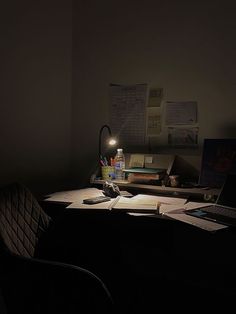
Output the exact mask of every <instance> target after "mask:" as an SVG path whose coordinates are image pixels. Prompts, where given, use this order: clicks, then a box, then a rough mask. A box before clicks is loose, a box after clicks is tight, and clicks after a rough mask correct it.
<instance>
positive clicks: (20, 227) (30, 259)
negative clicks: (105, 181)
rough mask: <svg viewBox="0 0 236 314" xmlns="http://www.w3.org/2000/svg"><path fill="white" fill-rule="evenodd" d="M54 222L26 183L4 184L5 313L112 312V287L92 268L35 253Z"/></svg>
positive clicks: (0, 250)
mask: <svg viewBox="0 0 236 314" xmlns="http://www.w3.org/2000/svg"><path fill="white" fill-rule="evenodd" d="M51 223H52V219H51V217H49V216H48V215H47V214H46V213H45V212H44V211H43V209H42V208H41V206H40V205H39V203H38V201H37V200H36V199H35V197H34V196H33V195H32V193H31V191H30V190H28V189H27V188H26V187H25V186H24V185H22V184H19V183H12V184H9V185H8V186H5V187H3V188H2V189H1V190H0V291H1V294H2V299H3V300H4V304H5V307H6V313H7V314H15V313H17V314H19V313H24V314H29V313H30V314H41V313H43V314H47V313H48V314H49V313H50V314H53V313H57V314H62V313H65V314H75V313H80V314H90V313H109V314H110V313H114V304H113V299H112V297H111V295H110V292H109V291H108V289H107V287H106V286H105V284H104V283H103V281H102V280H101V279H100V278H99V277H98V276H96V275H95V274H94V273H93V272H90V271H89V270H87V269H84V268H81V267H78V266H75V265H71V264H68V263H62V262H60V261H58V262H56V261H48V260H44V259H41V258H38V257H37V258H36V257H35V249H36V246H37V245H38V243H39V242H40V238H41V237H42V235H43V234H44V233H47V231H48V230H49V228H50V224H51Z"/></svg>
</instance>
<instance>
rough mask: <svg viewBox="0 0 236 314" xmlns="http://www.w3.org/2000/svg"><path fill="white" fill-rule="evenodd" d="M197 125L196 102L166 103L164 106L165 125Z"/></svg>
mask: <svg viewBox="0 0 236 314" xmlns="http://www.w3.org/2000/svg"><path fill="white" fill-rule="evenodd" d="M196 123H197V102H196V101H178V102H177V101H175V102H174V101H167V102H166V105H165V124H166V125H181V124H182V125H183V124H185V125H193V124H196Z"/></svg>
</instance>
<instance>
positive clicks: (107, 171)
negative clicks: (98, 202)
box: [102, 166, 115, 180]
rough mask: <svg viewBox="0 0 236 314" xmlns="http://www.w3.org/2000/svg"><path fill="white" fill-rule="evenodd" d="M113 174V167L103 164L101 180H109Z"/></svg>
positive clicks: (112, 177)
mask: <svg viewBox="0 0 236 314" xmlns="http://www.w3.org/2000/svg"><path fill="white" fill-rule="evenodd" d="M114 176H115V167H113V166H103V167H102V180H111V179H114Z"/></svg>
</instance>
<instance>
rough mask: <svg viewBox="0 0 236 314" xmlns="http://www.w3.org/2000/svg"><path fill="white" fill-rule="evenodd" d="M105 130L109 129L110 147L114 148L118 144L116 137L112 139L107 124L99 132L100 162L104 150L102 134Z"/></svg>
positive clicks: (109, 130)
mask: <svg viewBox="0 0 236 314" xmlns="http://www.w3.org/2000/svg"><path fill="white" fill-rule="evenodd" d="M104 129H107V131H108V133H109V139H108V141H107V144H108V145H110V146H114V145H116V144H117V140H116V139H115V138H114V137H112V133H111V128H110V127H109V126H108V125H107V124H104V125H103V126H102V127H101V129H100V131H99V143H98V158H99V160H100V158H101V155H102V148H101V146H102V132H103V130H104Z"/></svg>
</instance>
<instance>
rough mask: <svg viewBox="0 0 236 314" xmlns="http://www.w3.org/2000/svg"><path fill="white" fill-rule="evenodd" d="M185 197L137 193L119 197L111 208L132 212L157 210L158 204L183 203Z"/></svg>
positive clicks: (156, 211)
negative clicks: (130, 196)
mask: <svg viewBox="0 0 236 314" xmlns="http://www.w3.org/2000/svg"><path fill="white" fill-rule="evenodd" d="M185 202H186V199H180V198H174V197H163V196H156V195H146V194H138V195H135V196H133V197H132V198H125V197H120V198H119V200H118V201H117V202H116V203H115V204H114V205H113V207H112V208H113V209H126V210H127V211H134V212H155V213H158V212H159V207H160V204H162V203H165V204H166V203H167V204H172V203H174V204H179V206H180V205H183V204H184V203H185Z"/></svg>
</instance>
